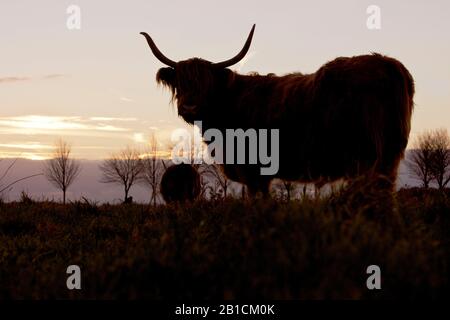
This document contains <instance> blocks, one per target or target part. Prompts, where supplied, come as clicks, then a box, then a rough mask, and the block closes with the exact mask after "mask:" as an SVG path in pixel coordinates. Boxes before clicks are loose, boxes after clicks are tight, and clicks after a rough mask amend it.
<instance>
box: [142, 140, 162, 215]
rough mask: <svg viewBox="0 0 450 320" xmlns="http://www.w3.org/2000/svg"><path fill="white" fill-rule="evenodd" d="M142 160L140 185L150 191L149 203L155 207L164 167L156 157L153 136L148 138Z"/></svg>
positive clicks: (156, 144)
mask: <svg viewBox="0 0 450 320" xmlns="http://www.w3.org/2000/svg"><path fill="white" fill-rule="evenodd" d="M146 153H147V154H146V156H145V157H144V158H143V159H142V166H143V168H142V173H141V181H140V182H141V183H142V184H143V185H144V186H146V187H148V188H149V189H150V203H152V204H153V205H154V206H156V201H157V199H158V195H159V184H160V182H161V177H162V175H163V173H164V171H165V168H166V165H165V163H164V160H163V159H160V158H159V157H158V142H157V140H156V137H155V135H154V134H153V135H152V136H151V138H150V143H149V149H148V152H146Z"/></svg>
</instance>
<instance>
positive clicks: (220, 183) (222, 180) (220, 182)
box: [202, 164, 231, 198]
mask: <svg viewBox="0 0 450 320" xmlns="http://www.w3.org/2000/svg"><path fill="white" fill-rule="evenodd" d="M202 173H203V174H205V175H207V176H210V177H211V178H212V179H213V181H214V184H215V187H216V188H215V189H216V190H217V189H218V188H220V189H221V190H222V192H223V198H226V197H227V196H228V187H229V186H230V184H231V181H230V180H229V179H228V178H227V177H226V175H225V174H223V173H222V171H221V170H220V168H219V166H218V165H216V164H211V165H208V166H204V168H203V170H202Z"/></svg>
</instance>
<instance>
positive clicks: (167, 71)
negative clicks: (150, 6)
mask: <svg viewBox="0 0 450 320" xmlns="http://www.w3.org/2000/svg"><path fill="white" fill-rule="evenodd" d="M254 31H255V25H253V27H252V29H251V31H250V34H249V35H248V38H247V41H246V42H245V44H244V47H243V48H242V50H241V51H240V52H239V53H238V54H237V55H236V56H235V57H233V58H231V59H229V60H226V61H222V62H218V63H212V62H209V61H206V60H203V59H199V58H192V59H189V60H184V61H179V62H175V61H173V60H171V59H169V58H167V57H166V56H165V55H164V54H162V52H161V51H159V49H158V47H157V46H156V45H155V43H154V42H153V40H152V38H151V37H150V36H149V35H148V34H147V33H145V32H141V34H142V35H143V36H144V37H145V38H146V39H147V43H148V45H149V47H150V49H151V50H152V52H153V54H154V55H155V57H156V58H158V60H159V61H161V62H162V63H164V64H165V65H167V66H168V67H165V68H161V69H159V71H158V73H157V75H156V81H157V82H158V83H162V84H163V85H165V86H167V87H168V88H169V89H170V90H171V91H172V100H176V102H177V107H178V114H179V115H180V116H181V117H183V119H184V120H185V121H187V122H189V123H193V122H194V120H201V119H203V118H204V117H205V116H206V115H207V114H208V113H211V112H214V110H212V108H213V107H214V103H215V102H216V103H217V101H215V99H217V98H218V97H220V93H221V92H223V90H224V89H225V88H226V86H227V84H228V83H229V77H230V75H231V71H230V70H228V69H227V67H229V66H232V65H234V64H236V63H238V62H239V61H240V60H242V59H243V58H244V56H245V55H246V54H247V52H248V50H249V48H250V44H251V42H252V37H253V32H254Z"/></svg>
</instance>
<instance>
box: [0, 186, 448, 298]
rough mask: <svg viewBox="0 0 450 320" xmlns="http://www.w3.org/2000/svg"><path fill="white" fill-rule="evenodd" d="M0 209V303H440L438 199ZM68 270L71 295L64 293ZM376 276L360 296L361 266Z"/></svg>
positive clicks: (443, 280)
mask: <svg viewBox="0 0 450 320" xmlns="http://www.w3.org/2000/svg"><path fill="white" fill-rule="evenodd" d="M355 198H357V197H356V196H355V195H353V194H352V195H351V196H349V194H345V193H334V194H332V195H330V196H327V197H325V198H321V199H314V198H306V199H303V200H301V201H291V202H289V203H285V202H277V201H275V200H269V201H263V200H256V201H242V200H233V199H228V200H225V201H215V202H201V201H200V202H197V203H194V204H191V205H182V206H164V205H162V206H158V207H149V206H146V205H135V204H132V205H100V206H97V205H92V204H89V203H87V202H76V203H71V204H68V205H66V206H63V205H61V204H57V203H52V202H40V203H35V202H33V201H31V200H30V199H26V198H25V199H24V200H23V201H21V202H15V203H1V204H0V298H1V299H4V298H26V299H28V298H33V299H44V298H58V299H67V298H68V299H81V298H83V299H107V298H129V299H133V298H149V299H162V298H179V299H189V298H200V299H215V298H217V299H223V298H225V299H231V298H269V299H322V298H343V299H365V298H368V299H392V298H402V299H411V298H422V297H426V298H437V297H444V296H446V297H448V296H450V290H449V284H450V283H449V273H450V249H449V248H450V246H449V240H450V198H449V194H448V193H447V194H444V193H439V192H437V191H436V190H428V191H427V190H421V189H409V190H401V191H399V192H398V194H397V195H396V203H397V210H389V209H386V206H384V201H383V199H377V200H373V201H368V202H365V204H364V205H357V206H355V201H354V199H355ZM71 264H77V265H79V266H80V267H81V272H82V290H72V291H70V290H68V289H67V288H66V279H67V277H68V275H67V274H66V268H67V266H68V265H71ZM372 264H376V265H379V266H380V268H381V275H382V284H381V285H382V289H381V290H368V289H367V287H366V279H367V277H368V275H367V274H366V268H367V266H369V265H372Z"/></svg>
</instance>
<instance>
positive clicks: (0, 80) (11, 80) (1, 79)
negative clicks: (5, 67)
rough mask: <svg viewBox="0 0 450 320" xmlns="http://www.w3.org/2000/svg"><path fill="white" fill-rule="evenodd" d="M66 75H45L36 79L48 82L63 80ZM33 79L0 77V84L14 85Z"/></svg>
mask: <svg viewBox="0 0 450 320" xmlns="http://www.w3.org/2000/svg"><path fill="white" fill-rule="evenodd" d="M66 76H67V75H65V74H61V73H51V74H46V75H43V76H41V77H38V79H43V80H49V79H55V78H63V77H66ZM33 79H35V78H33V77H24V76H22V77H21V76H11V77H0V84H2V83H14V82H26V81H31V80H33Z"/></svg>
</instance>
